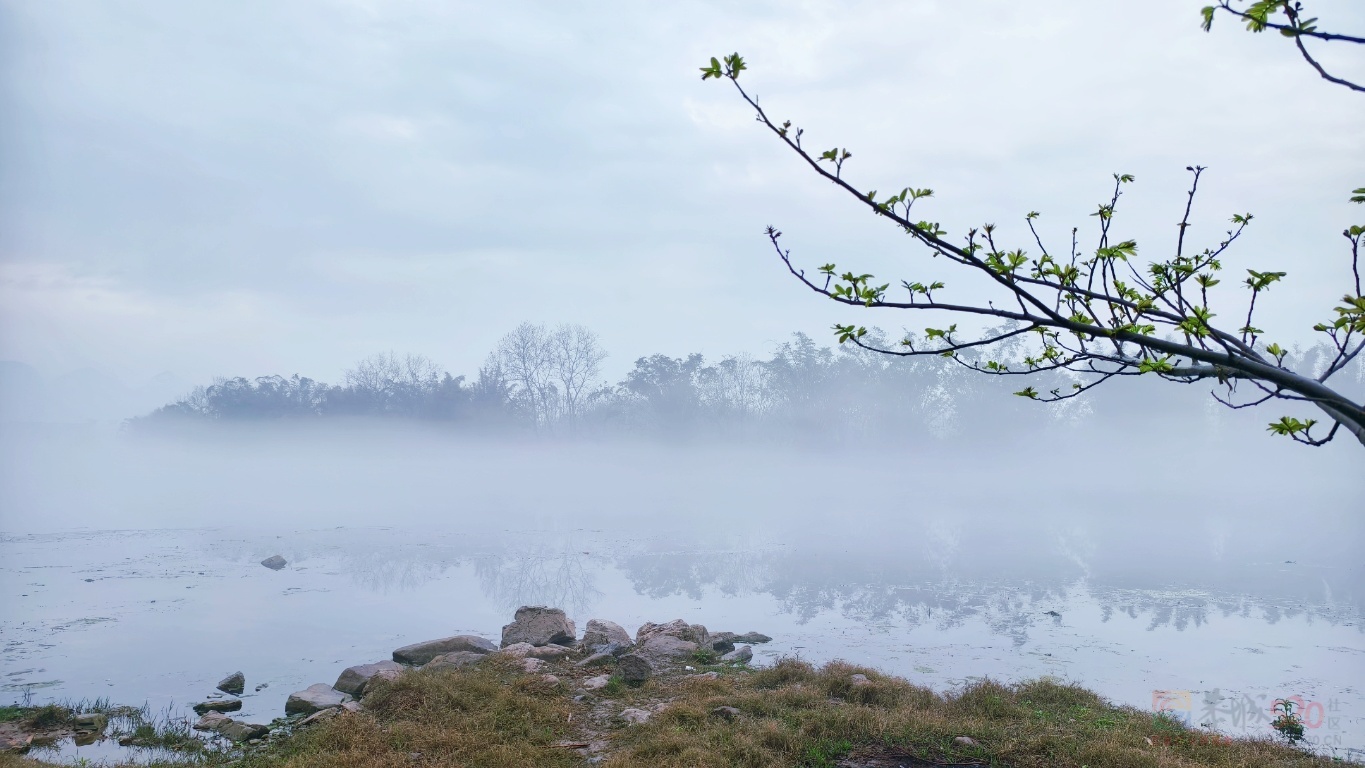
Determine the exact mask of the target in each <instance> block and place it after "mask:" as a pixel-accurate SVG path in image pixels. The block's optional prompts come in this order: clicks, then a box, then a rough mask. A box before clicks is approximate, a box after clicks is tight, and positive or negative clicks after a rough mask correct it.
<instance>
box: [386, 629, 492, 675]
mask: <svg viewBox="0 0 1365 768" xmlns="http://www.w3.org/2000/svg"><path fill="white" fill-rule="evenodd" d="M497 649H498V648H497V646H495V645H493V644H492V643H491V642H489V641H488V640H485V639H484V638H482V637H479V636H478V635H455V636H454V637H443V638H441V639H440V640H427V641H426V642H422V643H413V644H412V645H405V646H403V647H402V648H399V649H398V650H396V651H394V652H393V660H394V661H396V662H398V663H399V664H410V665H412V666H414V667H420V666H422V665H423V664H425V663H427V662H428V661H431V660H432V659H434V658H436V657H437V656H440V655H442V654H446V653H455V652H456V651H466V652H469V653H492V652H493V651H496V650H497Z"/></svg>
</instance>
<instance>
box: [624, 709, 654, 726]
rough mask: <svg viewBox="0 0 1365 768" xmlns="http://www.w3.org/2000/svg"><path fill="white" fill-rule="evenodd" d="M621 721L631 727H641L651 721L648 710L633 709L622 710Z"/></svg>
mask: <svg viewBox="0 0 1365 768" xmlns="http://www.w3.org/2000/svg"><path fill="white" fill-rule="evenodd" d="M621 719H622V720H625V721H626V722H627V723H630V724H631V725H639V724H641V723H644V722H648V721H649V712H648V711H647V710H643V709H636V708H635V707H631V708H629V709H623V710H621Z"/></svg>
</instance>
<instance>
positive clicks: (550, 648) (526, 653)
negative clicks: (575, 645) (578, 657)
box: [498, 643, 573, 659]
mask: <svg viewBox="0 0 1365 768" xmlns="http://www.w3.org/2000/svg"><path fill="white" fill-rule="evenodd" d="M498 653H501V654H503V655H504V656H511V657H512V658H514V659H525V658H528V657H529V658H533V659H558V658H561V657H564V656H568V655H569V654H570V653H573V649H572V648H568V647H565V646H562V645H555V644H550V645H541V646H536V645H531V644H530V643H513V644H511V645H509V646H507V647H506V648H503V649H502V650H500V651H498Z"/></svg>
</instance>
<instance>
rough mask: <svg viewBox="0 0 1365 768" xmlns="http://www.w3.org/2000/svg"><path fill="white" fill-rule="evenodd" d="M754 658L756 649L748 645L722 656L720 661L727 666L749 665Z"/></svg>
mask: <svg viewBox="0 0 1365 768" xmlns="http://www.w3.org/2000/svg"><path fill="white" fill-rule="evenodd" d="M753 657H754V649H753V648H750V647H749V646H747V645H741V646H740V647H738V648H736V649H734V650H733V651H730V652H729V653H727V654H725V655H724V656H721V657H720V660H721V661H723V662H725V663H726V664H748V663H749V660H750V659H752V658H753Z"/></svg>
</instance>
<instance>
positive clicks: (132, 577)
mask: <svg viewBox="0 0 1365 768" xmlns="http://www.w3.org/2000/svg"><path fill="white" fill-rule="evenodd" d="M918 522H920V523H923V521H918ZM937 525H938V527H937V528H935V527H933V526H932V525H929V526H926V525H910V526H905V528H907V529H915V530H916V531H917V533H912V530H900V531H895V532H893V533H894V534H895V535H890V536H886V535H883V536H882V537H880V538H875V537H869V535H868V532H867V531H864V530H859V529H858V528H857V527H856V526H853V527H846V528H844V529H843V530H842V531H841V532H838V533H835V532H825V533H822V534H819V535H811V534H812V533H813V532H812V531H810V530H807V531H805V532H804V533H800V532H786V533H784V532H782V531H768V532H766V533H762V534H759V533H753V532H749V533H715V532H711V533H699V532H697V531H695V530H688V529H681V530H674V531H668V532H659V533H655V534H651V535H648V536H635V535H622V534H613V533H610V532H607V531H603V530H591V529H559V530H533V531H527V530H519V531H503V532H489V533H483V534H467V533H463V532H459V531H439V530H423V531H413V530H409V529H398V528H349V527H344V528H335V529H325V530H316V529H310V530H295V531H286V532H278V533H271V534H264V535H263V534H260V533H252V532H250V531H234V530H231V529H198V530H144V531H89V532H76V533H59V534H30V535H9V536H5V537H4V538H3V539H0V555H2V556H0V562H3V563H4V566H3V571H2V572H0V573H2V574H3V576H2V578H3V584H2V586H0V588H2V589H3V590H4V594H5V596H6V600H7V601H8V603H9V605H10V606H11V608H10V609H9V610H7V611H6V614H5V617H4V619H3V621H0V633H3V637H4V646H3V652H2V655H0V659H2V660H3V664H4V670H5V671H4V673H3V678H0V679H3V681H4V682H3V683H2V684H0V690H2V691H5V692H8V693H10V694H11V695H12V696H15V697H16V698H17V696H18V695H19V694H20V693H21V692H22V691H24V690H29V691H31V692H32V694H33V696H34V698H35V699H37V700H43V698H44V697H50V698H63V697H68V698H79V697H95V696H104V697H108V698H111V699H113V700H115V701H120V702H131V703H142V702H143V701H144V700H145V701H146V702H148V703H150V704H151V705H152V706H153V707H154V708H163V707H172V708H173V707H175V706H188V705H189V704H191V703H193V702H195V701H199V700H202V699H203V698H204V697H205V696H206V695H208V694H210V693H212V692H213V686H214V684H215V683H216V682H217V680H219V679H220V678H222V677H224V676H226V675H227V674H229V673H231V672H233V671H235V670H238V669H240V670H242V671H244V672H245V673H246V677H247V692H246V695H245V696H243V701H244V709H243V710H242V711H241V712H240V713H238V714H236V715H234V717H238V718H240V719H246V720H248V721H254V722H267V721H269V720H270V719H272V718H274V717H276V716H279V715H280V714H282V713H283V706H284V699H285V697H286V696H287V695H288V694H289V693H290V692H292V691H294V690H298V689H301V688H304V687H306V686H307V685H309V684H311V683H315V682H328V683H330V682H332V681H334V680H335V679H336V676H337V675H338V674H339V673H340V671H341V670H342V669H343V668H345V667H346V666H349V665H351V664H356V663H363V662H368V661H374V660H378V659H382V658H387V657H388V655H389V653H390V652H391V651H392V650H393V649H394V648H396V647H398V646H400V645H404V644H407V643H410V642H414V641H418V640H424V639H430V638H434V637H439V636H445V635H449V634H455V633H466V632H468V633H475V634H481V635H484V636H486V637H490V638H494V639H496V638H497V637H498V636H499V631H500V628H501V625H502V624H504V623H506V622H507V621H509V620H510V617H511V613H512V611H513V610H514V609H515V608H516V607H517V606H518V605H522V604H551V605H558V606H562V607H564V608H565V609H567V610H568V611H569V612H570V615H571V616H572V617H573V618H574V619H575V620H577V621H578V623H579V626H580V627H581V626H582V625H583V624H584V623H586V621H587V619H589V618H607V619H611V620H614V621H617V622H619V623H621V624H622V625H624V626H626V627H627V628H628V629H633V628H634V627H636V626H638V625H639V624H640V623H642V622H644V621H649V620H652V621H663V620H668V619H673V618H679V617H680V618H684V619H687V620H688V621H691V622H700V623H703V624H705V625H707V626H708V627H709V628H711V629H713V630H731V631H739V632H743V631H748V630H757V631H761V632H764V633H766V634H769V635H771V636H773V638H774V641H773V642H772V643H771V644H767V645H762V646H758V647H756V648H755V651H756V658H757V660H758V662H759V663H766V662H771V661H773V660H775V659H776V658H779V657H781V656H800V657H802V658H806V659H809V660H812V661H817V662H819V661H825V660H829V659H834V658H842V659H846V660H849V661H853V662H855V663H860V664H867V665H869V666H875V667H878V668H881V669H884V670H887V671H889V672H893V673H895V674H899V675H904V676H906V677H908V678H909V679H911V680H913V681H915V682H919V683H922V684H926V685H929V686H931V687H934V688H936V689H940V690H946V689H951V688H953V687H955V686H959V685H961V684H963V683H964V682H966V681H968V680H970V679H973V678H975V677H980V676H989V677H992V678H997V679H1003V680H1017V679H1024V678H1031V677H1039V676H1043V675H1051V676H1055V677H1058V678H1061V679H1065V680H1073V681H1076V682H1080V683H1082V684H1084V685H1086V686H1088V687H1091V688H1093V689H1095V690H1098V691H1099V692H1101V693H1102V694H1104V695H1106V696H1108V697H1110V698H1111V699H1113V700H1115V701H1118V702H1121V703H1125V704H1131V705H1133V706H1137V707H1140V708H1144V709H1150V708H1152V707H1153V706H1154V701H1156V700H1157V699H1160V698H1162V697H1164V698H1165V700H1166V701H1167V704H1166V706H1171V707H1174V709H1175V711H1176V713H1177V714H1178V715H1180V716H1185V717H1188V718H1189V719H1190V721H1191V722H1192V723H1195V724H1199V723H1203V722H1213V724H1214V725H1215V726H1217V727H1219V728H1220V729H1221V730H1223V731H1225V732H1229V733H1247V734H1251V733H1262V732H1267V729H1268V725H1267V723H1268V721H1269V719H1270V714H1269V710H1270V705H1271V703H1272V702H1273V700H1274V699H1277V698H1281V697H1293V696H1298V697H1300V700H1301V701H1302V702H1303V703H1304V713H1305V715H1306V716H1307V717H1308V720H1309V724H1310V726H1312V725H1313V724H1314V723H1316V724H1317V726H1318V727H1316V728H1313V727H1310V738H1311V739H1312V740H1313V742H1314V743H1315V744H1316V745H1318V746H1320V747H1321V748H1323V749H1324V750H1330V749H1332V748H1336V749H1338V750H1341V751H1344V750H1348V749H1361V748H1363V747H1365V724H1363V723H1362V717H1361V716H1362V713H1365V693H1363V692H1362V688H1361V682H1362V680H1365V676H1363V675H1361V674H1360V673H1361V672H1362V670H1365V635H1363V634H1362V629H1361V627H1362V624H1361V604H1360V597H1361V594H1360V592H1359V591H1358V589H1356V588H1357V587H1358V586H1359V583H1360V578H1359V577H1360V572H1359V564H1358V563H1354V562H1349V561H1345V560H1341V561H1337V562H1330V561H1324V560H1322V559H1321V558H1318V559H1316V560H1313V561H1311V562H1310V561H1307V560H1304V561H1300V560H1298V559H1296V558H1298V557H1302V556H1303V554H1305V549H1304V547H1303V546H1302V545H1296V544H1292V543H1288V542H1284V541H1275V540H1273V539H1270V540H1263V541H1261V550H1260V551H1255V550H1252V549H1250V548H1249V544H1250V541H1240V542H1238V547H1237V551H1238V553H1239V555H1238V557H1236V558H1228V557H1223V558H1220V557H1219V556H1218V545H1217V543H1216V542H1217V541H1218V537H1217V536H1213V537H1212V538H1211V539H1209V541H1205V542H1203V543H1202V544H1201V545H1194V544H1193V543H1191V542H1186V543H1185V544H1184V545H1183V547H1184V548H1186V549H1188V550H1189V554H1188V557H1187V558H1182V557H1176V558H1167V561H1168V563H1169V564H1168V565H1167V567H1165V568H1164V569H1162V570H1160V571H1158V572H1155V573H1152V572H1150V571H1148V570H1146V569H1143V568H1141V567H1140V566H1141V564H1142V560H1143V556H1142V555H1141V554H1140V552H1141V551H1142V547H1141V546H1140V545H1139V542H1135V541H1133V539H1132V538H1131V536H1130V535H1129V534H1131V531H1130V532H1127V533H1125V532H1123V531H1116V530H1113V528H1112V526H1107V528H1108V529H1109V531H1108V533H1107V534H1106V535H1105V536H1097V535H1096V531H1094V530H1086V529H1085V527H1084V526H1083V525H1079V524H1073V525H1072V526H1071V527H1069V528H1067V529H1058V528H1056V527H1051V528H1044V529H1042V530H1040V529H1038V528H1036V527H1035V526H1030V525H1018V526H1016V530H1013V531H1011V530H1008V528H1009V526H1008V525H1006V524H1005V523H1004V522H1003V521H999V520H997V521H996V524H995V525H993V526H989V527H987V526H981V525H972V524H971V523H970V522H964V521H961V520H959V521H958V522H957V523H956V524H947V523H943V522H941V521H940V522H939V523H938V524H937ZM883 533H886V532H885V531H883ZM1225 534H1228V532H1225ZM1228 535H1230V534H1228ZM1001 536H1005V537H1007V538H1010V539H1011V540H1012V541H1013V543H1014V546H1012V547H1011V548H1010V549H1009V554H1006V553H1002V552H999V551H996V550H997V549H998V548H991V547H988V546H987V545H986V542H988V541H991V540H996V539H998V538H999V537H1001ZM1225 538H1226V535H1225ZM1242 538H1251V539H1254V538H1255V537H1254V536H1253V537H1242ZM1210 542H1213V543H1212V544H1210ZM275 553H280V554H283V555H284V556H285V557H286V558H287V559H288V560H289V561H290V564H289V566H288V567H286V568H285V569H284V570H282V571H278V572H276V571H271V570H269V569H266V568H264V567H262V566H260V565H259V561H260V560H261V559H263V558H264V557H266V556H268V555H271V554H275ZM1201 554H1202V556H1201ZM1285 554H1289V555H1291V556H1290V557H1285V556H1284V555H1285ZM987 555H989V556H987ZM1054 614H1055V615H1054ZM261 685H265V686H266V687H264V688H262V689H260V690H256V688H257V687H258V686H261ZM1158 691H1162V692H1169V693H1156V692H1158ZM1182 692H1183V693H1182Z"/></svg>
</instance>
